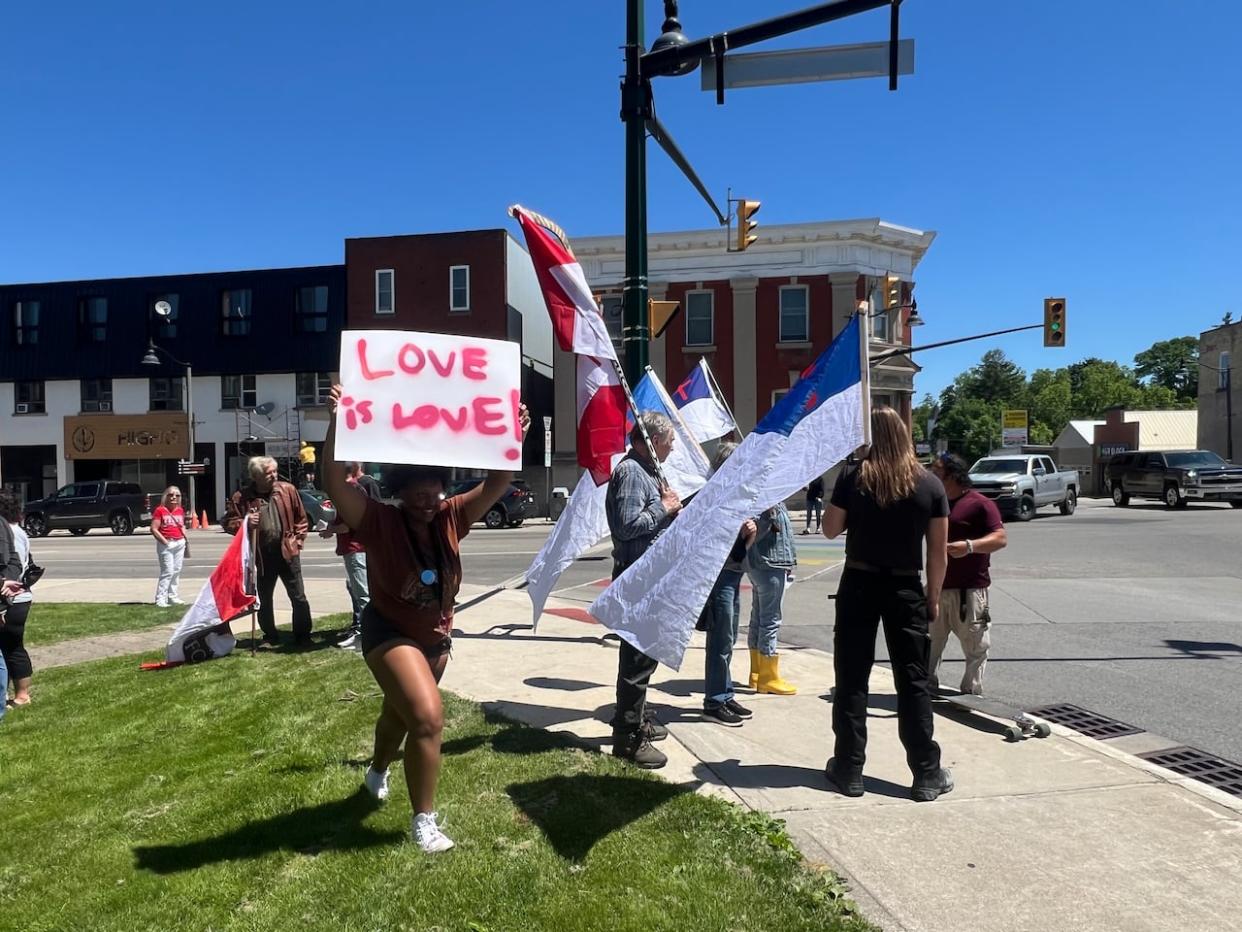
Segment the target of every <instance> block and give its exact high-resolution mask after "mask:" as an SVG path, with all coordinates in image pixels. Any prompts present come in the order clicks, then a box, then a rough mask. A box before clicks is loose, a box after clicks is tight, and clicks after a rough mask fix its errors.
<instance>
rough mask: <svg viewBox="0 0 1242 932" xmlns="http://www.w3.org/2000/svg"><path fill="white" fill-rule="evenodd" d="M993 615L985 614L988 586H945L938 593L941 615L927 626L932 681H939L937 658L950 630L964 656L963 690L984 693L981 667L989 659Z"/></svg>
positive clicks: (935, 683) (933, 683) (942, 651)
mask: <svg viewBox="0 0 1242 932" xmlns="http://www.w3.org/2000/svg"><path fill="white" fill-rule="evenodd" d="M991 628H992V619H991V616H990V615H989V614H988V590H986V589H945V590H944V591H943V592H941V593H940V617H939V618H937V619H936V620H935V621H934V622H932V624H931V626H930V627H929V628H928V634H930V635H931V661H930V662H929V663H928V669H929V670H930V672H931V684H932V687H933V688H935V687H936V686H937V685H938V684H939V673H940V658H941V656H943V654H944V648H945V645H946V644H947V643H948V641H949V633H950V632H952V633H953V634H955V635H957V639H958V641H959V642H960V643H961V645H962V653H963V654H964V655H965V656H966V672H965V673H963V674H962V687H961V688H962V692H964V693H972V694H974V695H976V696H982V695H983V668H984V667H986V666H987V663H988V648H989V647H990V646H991V643H992V639H991Z"/></svg>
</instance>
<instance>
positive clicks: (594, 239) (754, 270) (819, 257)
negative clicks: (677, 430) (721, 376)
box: [572, 217, 936, 285]
mask: <svg viewBox="0 0 1242 932" xmlns="http://www.w3.org/2000/svg"><path fill="white" fill-rule="evenodd" d="M759 233H760V236H759V241H758V242H756V243H755V244H754V245H753V246H751V247H750V248H749V249H748V250H746V251H745V252H741V253H731V252H728V251H727V246H728V231H727V230H725V229H724V228H716V229H710V230H685V231H679V232H671V233H653V234H651V235H650V236H648V240H647V245H648V251H647V255H648V260H647V261H648V266H649V269H648V275H649V277H650V278H652V279H657V278H658V279H660V280H667V281H704V280H708V279H713V280H715V279H723V278H737V277H744V276H754V277H776V276H788V275H826V274H830V273H832V272H842V271H853V272H858V273H860V274H864V275H884V274H889V273H893V274H896V275H898V276H899V277H901V278H903V279H905V280H907V281H908V280H912V279H913V275H914V268H915V266H917V265H918V263H919V261H920V260H921V259H922V258H923V256H924V254H925V253H926V252H927V249H928V247H929V246H930V245H931V242H932V240H933V239H935V236H936V234H935V233H934V232H925V231H922V230H914V229H911V228H909V227H903V226H898V225H897V224H894V223H888V222H886V221H884V220H880V219H879V218H875V217H873V218H868V219H863V220H828V221H821V222H817V223H792V224H783V225H778V226H762V225H761V226H760V228H759ZM572 246H573V250H574V253H575V255H576V256H577V257H578V260H579V261H580V262H581V263H582V267H583V271H584V272H585V273H586V276H587V278H588V280H590V281H591V282H592V284H595V285H601V284H607V283H609V282H613V281H616V282H619V281H620V280H621V278H622V277H623V275H624V265H625V238H624V237H623V236H584V237H580V238H577V239H574V240H573V241H572Z"/></svg>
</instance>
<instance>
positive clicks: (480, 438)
mask: <svg viewBox="0 0 1242 932" xmlns="http://www.w3.org/2000/svg"><path fill="white" fill-rule="evenodd" d="M340 373H341V405H340V409H339V411H338V413H337V424H336V449H335V450H334V451H333V456H334V458H335V459H336V460H338V461H346V462H348V461H355V460H357V461H370V462H376V463H420V464H424V465H427V466H462V467H466V468H472V469H514V468H516V467H518V466H520V464H521V462H522V427H521V424H520V423H519V422H518V409H519V406H520V405H521V402H522V396H521V385H522V364H521V350H520V348H519V347H518V345H517V344H516V343H509V342H506V341H504V340H483V339H479V338H477V337H459V336H450V335H447V334H442V333H415V332H412V331H408V330H346V331H345V332H344V333H342V334H341V363H340Z"/></svg>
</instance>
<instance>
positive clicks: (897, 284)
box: [884, 275, 901, 311]
mask: <svg viewBox="0 0 1242 932" xmlns="http://www.w3.org/2000/svg"><path fill="white" fill-rule="evenodd" d="M884 302H885V303H884V309H885V310H890V311H891V310H892V309H893V308H898V307H901V279H900V278H898V277H897V276H896V275H890V276H888V288H887V290H886V291H885V293H884Z"/></svg>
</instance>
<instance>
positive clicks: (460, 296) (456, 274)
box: [449, 265, 470, 311]
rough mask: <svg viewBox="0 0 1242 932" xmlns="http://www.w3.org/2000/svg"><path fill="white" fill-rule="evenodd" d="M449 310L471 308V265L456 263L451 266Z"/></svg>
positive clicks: (466, 309)
mask: <svg viewBox="0 0 1242 932" xmlns="http://www.w3.org/2000/svg"><path fill="white" fill-rule="evenodd" d="M449 310H450V311H468V310H470V266H468V265H454V266H451V267H450V268H449Z"/></svg>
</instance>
